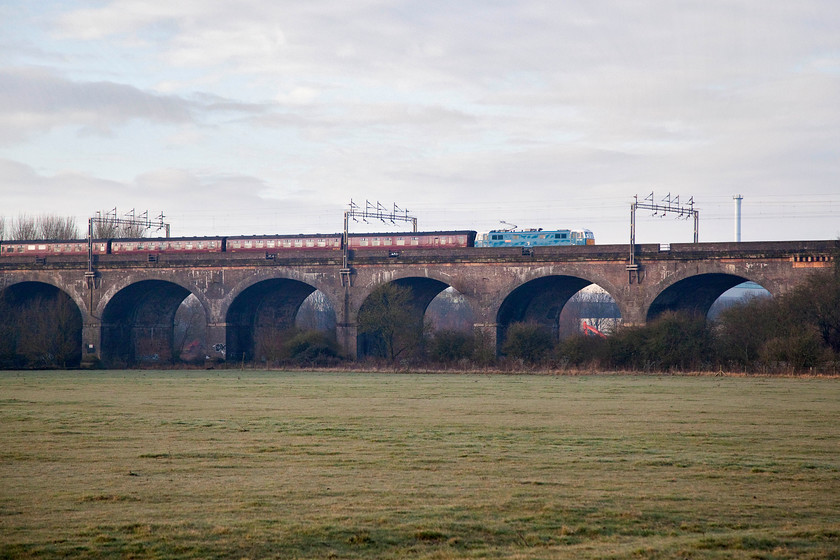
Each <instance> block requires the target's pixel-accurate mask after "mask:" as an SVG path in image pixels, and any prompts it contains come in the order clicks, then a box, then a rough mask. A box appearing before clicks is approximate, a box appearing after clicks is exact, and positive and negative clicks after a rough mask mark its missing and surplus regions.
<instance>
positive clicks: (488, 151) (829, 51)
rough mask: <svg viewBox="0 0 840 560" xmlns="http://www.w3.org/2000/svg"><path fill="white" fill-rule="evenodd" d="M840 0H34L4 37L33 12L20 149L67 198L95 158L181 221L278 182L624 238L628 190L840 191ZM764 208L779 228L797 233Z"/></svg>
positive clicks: (9, 155)
mask: <svg viewBox="0 0 840 560" xmlns="http://www.w3.org/2000/svg"><path fill="white" fill-rule="evenodd" d="M835 4H836V3H835V2H831V1H829V0H804V1H803V2H796V3H771V4H766V3H765V4H756V3H732V2H728V1H716V0H711V1H704V2H688V3H685V2H683V3H680V4H679V5H677V4H673V3H670V2H648V3H641V4H639V3H633V4H628V3H626V2H618V1H615V0H595V1H592V2H582V1H580V2H578V1H575V2H566V3H563V4H557V3H549V2H545V1H544V0H520V1H518V2H508V1H503V2H492V3H487V2H477V1H473V0H465V1H463V2H444V1H442V0H441V1H437V0H432V1H430V2H425V3H417V2H409V1H408V0H398V1H396V2H394V1H390V0H388V1H385V0H354V1H353V2H337V1H333V0H320V1H318V0H313V1H311V2H264V1H258V0H242V1H233V0H209V1H208V0H182V1H179V2H171V1H167V2H164V1H162V0H152V1H149V0H115V1H106V2H97V3H93V2H88V1H85V0H83V1H81V2H80V3H79V7H78V8H75V7H74V6H73V5H70V6H69V7H67V6H66V5H65V6H64V7H62V8H61V9H62V10H63V11H62V12H55V13H53V12H49V11H47V12H45V13H44V14H43V15H41V16H39V18H40V19H38V18H31V17H30V18H23V16H20V15H18V14H19V13H20V12H21V10H14V9H12V10H7V11H6V12H4V14H7V15H8V16H9V17H8V18H7V22H5V23H2V22H0V32H2V31H3V30H4V29H12V27H14V28H15V29H18V28H20V29H24V31H23V32H15V33H7V34H6V36H7V37H8V39H6V40H5V41H4V42H3V43H2V44H0V49H3V50H4V51H6V52H4V53H3V54H8V55H9V56H8V57H6V60H10V61H12V62H13V63H14V65H12V64H3V63H0V146H3V148H4V152H0V157H5V158H6V159H7V161H17V162H20V163H22V164H23V169H30V170H37V173H35V172H34V171H33V173H35V176H34V177H30V180H31V181H32V182H33V184H38V185H41V188H52V189H55V190H54V191H53V192H54V193H55V195H54V197H53V198H54V199H56V200H58V199H59V198H60V197H61V196H62V195H61V194H58V193H59V192H60V191H59V189H58V187H57V185H58V182H57V180H54V178H56V177H58V176H60V175H62V174H66V173H70V175H67V176H68V177H70V176H71V175H72V174H73V173H75V174H76V175H75V176H74V177H76V179H73V180H74V181H77V183H74V184H77V185H78V186H79V188H82V187H84V186H85V185H97V184H99V183H97V181H101V182H102V183H101V184H103V185H110V186H111V188H112V190H113V191H114V192H119V193H120V196H118V197H117V198H125V199H129V198H135V197H136V196H140V195H143V194H150V193H155V200H163V199H166V200H168V201H171V202H172V204H173V207H176V208H183V209H184V210H183V215H182V219H187V218H188V216H189V215H190V212H193V213H194V214H195V215H201V216H207V215H208V214H207V213H209V212H210V210H206V208H213V209H214V210H213V211H219V212H223V211H225V212H227V209H228V204H229V203H228V202H225V203H224V204H219V203H218V201H220V200H224V201H229V200H233V199H235V200H236V201H237V202H236V203H237V204H239V205H240V206H239V207H240V208H242V211H241V213H242V214H245V215H247V212H248V210H247V208H249V206H248V205H253V206H251V208H252V209H254V211H256V212H257V213H259V212H262V211H263V210H264V208H265V200H266V199H270V200H271V201H272V202H273V201H287V203H288V204H289V205H291V204H292V202H290V201H294V202H293V203H294V204H296V205H298V206H299V207H300V208H306V209H307V210H306V211H307V212H310V214H309V218H310V219H311V220H312V221H313V222H315V223H317V221H318V220H319V219H321V218H320V216H321V215H322V214H323V213H324V212H327V211H326V210H324V211H323V212H322V211H321V210H317V209H318V208H322V207H323V208H335V207H340V206H341V205H343V204H345V203H346V202H347V200H348V199H349V198H350V197H351V196H355V197H356V198H359V197H370V198H376V197H378V198H381V199H383V200H388V199H390V200H397V201H406V204H407V205H413V206H415V207H417V208H422V209H423V210H424V212H426V213H427V215H431V216H432V220H440V221H444V220H457V222H456V223H452V224H450V225H449V227H457V226H458V225H461V224H463V225H465V226H469V224H471V223H481V224H487V223H492V222H494V221H495V220H497V219H499V218H500V217H503V216H499V214H502V213H504V208H507V207H510V208H512V209H513V210H514V212H513V213H518V214H519V215H520V216H521V218H517V219H520V220H521V221H523V222H524V223H528V225H532V226H539V225H543V224H540V223H535V221H537V219H536V218H531V219H528V213H529V212H530V213H531V215H533V216H538V217H539V219H546V220H563V219H566V218H567V217H568V218H569V219H572V218H574V219H576V221H578V223H580V221H583V222H585V223H583V224H580V225H588V226H589V227H593V229H596V232H597V233H599V234H600V232H606V233H604V237H612V238H614V239H616V240H623V239H624V238H625V233H624V229H625V225H626V224H625V223H624V222H625V221H626V215H627V209H626V206H627V204H629V199H630V197H631V196H632V195H633V194H636V193H638V194H646V192H649V190H657V191H659V190H662V191H663V192H667V191H668V190H671V191H674V192H681V193H685V194H688V195H690V194H694V195H695V197H696V199H697V200H698V203H702V202H703V201H705V203H706V204H707V207H708V208H710V209H713V210H712V213H716V214H717V215H718V216H724V215H726V219H724V218H722V217H720V218H719V220H720V221H721V222H723V221H727V220H728V213H729V206H730V205H731V195H732V194H734V192H736V191H740V192H743V193H744V194H745V196H747V198H746V199H745V208H750V206H749V205H750V203H751V202H752V203H753V204H755V202H753V201H755V198H756V197H760V196H767V195H771V194H778V195H780V196H781V195H784V194H789V195H790V196H791V199H790V200H794V197H793V195H792V194H791V193H796V194H802V193H806V194H807V193H833V192H835V191H836V185H837V184H838V179H840V169H838V163H837V161H838V160H837V158H836V154H837V152H838V151H840V133H838V131H839V130H840V112H838V111H837V101H836V100H837V99H840V72H838V71H837V69H838V64H837V60H838V52H840V39H839V38H838V34H837V32H836V30H837V29H838V28H840V10H838V9H837V7H836V5H835ZM18 7H22V4H21V6H18ZM15 18H21V19H17V20H16V19H15ZM43 22H51V25H50V26H43V25H44V23H43ZM0 35H2V33H0ZM68 128H70V129H74V131H75V132H77V133H78V132H85V133H87V135H86V136H80V135H79V134H76V135H75V137H74V138H73V141H72V142H68V141H67V136H62V135H59V134H58V133H57V132H56V131H58V130H65V129H68ZM103 136H107V140H108V142H104V141H103ZM71 162H72V163H71ZM118 166H119V167H120V169H117V167H118ZM3 169H5V171H4V172H6V173H9V174H10V176H15V175H14V173H12V171H11V170H10V169H9V168H8V165H7V166H6V167H4V168H3ZM18 171H20V169H18ZM24 175H25V173H24ZM79 177H81V179H79ZM0 180H3V176H2V175H0ZM21 180H22V179H21ZM237 184H238V185H239V186H238V187H237V186H236V185H237ZM45 185H46V186H45ZM85 188H87V187H85ZM91 188H93V187H91ZM182 193H183V194H182ZM236 193H240V194H241V193H247V195H243V196H240V197H238V198H237V197H236ZM123 195H124V196H123ZM593 196H594V197H597V198H598V200H599V201H603V204H602V205H600V206H596V207H595V208H594V210H593V206H592V204H591V199H592V198H593ZM835 196H837V195H835ZM21 200H23V199H21ZM211 200H212V204H211V203H210V202H208V201H211ZM189 201H192V206H190V204H189ZM131 204H133V203H131ZM208 204H210V206H207V205H208ZM470 205H472V206H470ZM829 206H830V205H829ZM470 207H471V208H472V210H469V209H468V208H470ZM718 207H720V209H717V208H718ZM439 208H445V209H446V210H445V211H444V210H439ZM458 208H464V209H465V210H464V211H463V212H461V211H459V210H457V209H458ZM752 208H755V206H752ZM179 211H180V210H179ZM237 212H239V211H237ZM593 213H594V214H595V216H594V217H596V218H597V223H594V224H593V223H591V220H588V219H586V218H587V215H589V216H590V217H592V216H593ZM227 214H228V215H230V212H227ZM237 215H239V214H237ZM552 216H554V217H552ZM746 217H747V212H746V211H745V219H746ZM291 222H293V221H292V220H290V221H289V222H287V225H289V227H291ZM835 222H836V220H835ZM762 223H765V224H766V225H767V226H768V227H767V228H765V230H766V231H768V232H769V233H768V234H762V235H770V234H772V235H782V233H781V232H779V231H774V230H773V226H774V225H776V224H774V223H773V220H770V219H767V220H765V221H764V222H762ZM240 224H241V226H240V227H242V228H250V227H252V226H253V220H247V219H245V220H243V221H241V222H240ZM599 224H600V228H599ZM821 224H822V225H819V226H818V225H817V222H816V221H810V222H809V224H808V225H809V227H812V228H817V227H819V230H816V229H815V233H813V234H812V235H813V236H829V237H830V236H832V235H834V234H835V230H836V226H832V225H831V224H829V223H828V221H826V222H821ZM553 225H559V224H557V223H554V224H553ZM197 227H198V226H197ZM300 227H303V228H305V227H306V222H302V225H301V226H300ZM730 229H731V228H730V227H729V225H728V224H726V225H724V226H721V227H719V228H718V229H717V232H718V233H714V234H713V235H717V236H718V238H723V239H725V238H728V237H729V236H730V231H729V230H730ZM777 229H778V228H777ZM704 231H708V230H704ZM712 231H715V230H712ZM817 231H819V233H817ZM745 235H747V233H746V232H745ZM756 235H758V234H756ZM602 239H603V237H602Z"/></svg>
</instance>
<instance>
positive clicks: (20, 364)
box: [0, 282, 82, 369]
mask: <svg viewBox="0 0 840 560" xmlns="http://www.w3.org/2000/svg"><path fill="white" fill-rule="evenodd" d="M81 359H82V313H81V311H80V310H79V308H78V306H77V305H76V303H75V302H74V301H73V299H72V298H71V297H70V296H69V295H67V294H66V293H65V292H63V291H62V290H60V289H58V288H56V287H55V286H52V285H50V284H45V283H42V282H21V283H19V284H13V285H11V286H9V287H8V288H6V289H5V290H3V292H2V293H0V367H3V368H7V369H8V368H56V367H77V366H78V365H79V364H80V362H81Z"/></svg>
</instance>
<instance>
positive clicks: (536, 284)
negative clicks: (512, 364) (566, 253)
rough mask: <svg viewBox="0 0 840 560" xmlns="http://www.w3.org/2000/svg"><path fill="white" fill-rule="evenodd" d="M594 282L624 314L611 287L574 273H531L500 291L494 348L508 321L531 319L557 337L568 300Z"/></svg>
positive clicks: (499, 341)
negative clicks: (531, 276) (507, 288)
mask: <svg viewBox="0 0 840 560" xmlns="http://www.w3.org/2000/svg"><path fill="white" fill-rule="evenodd" d="M592 284H595V285H597V286H599V287H601V288H602V289H603V290H604V291H606V292H607V294H609V295H610V296H611V297H612V298H613V300H614V301H615V303H616V305H617V306H618V308H619V312H620V313H621V315H622V316H624V314H625V308H624V302H623V301H622V300H621V299H619V298H616V297H615V295H614V288H612V286H611V284H610V283H608V282H604V284H607V286H604V285H602V284H601V283H600V282H597V281H593V280H592V279H589V278H585V277H583V276H579V275H575V274H568V273H567V274H563V273H557V272H556V271H552V273H549V274H545V275H541V276H535V277H533V278H530V279H528V280H526V281H524V282H521V283H520V284H519V285H518V286H516V287H515V288H513V289H511V290H510V291H508V292H507V293H506V294H503V296H502V297H503V299H502V301H501V302H500V303H499V304H498V306H497V307H496V343H497V350H498V349H500V348H501V346H502V344H503V343H504V340H505V336H506V333H507V329H508V328H509V326H510V325H511V324H512V323H517V322H531V323H537V324H540V325H543V326H545V327H546V328H548V329H550V330H551V331H552V333H553V334H554V335H555V337H559V334H558V331H559V319H560V314H561V312H562V311H563V308H564V307H565V306H566V304H567V303H568V301H569V300H570V299H571V298H572V297H573V296H574V295H575V294H577V293H578V292H579V291H580V290H582V289H583V288H586V287H587V286H590V285H592Z"/></svg>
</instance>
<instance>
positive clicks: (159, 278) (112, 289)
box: [94, 271, 214, 321]
mask: <svg viewBox="0 0 840 560" xmlns="http://www.w3.org/2000/svg"><path fill="white" fill-rule="evenodd" d="M156 272H157V271H146V272H144V274H143V275H142V278H141V279H138V277H137V276H135V275H133V274H131V275H126V276H124V277H120V278H119V280H118V281H117V282H112V283H111V282H109V283H108V287H107V288H106V289H105V290H104V291H103V292H102V294H101V297H100V298H99V302H98V304H97V305H96V307H95V309H94V313H95V315H96V316H97V317H102V316H103V315H104V314H105V312H106V309H107V308H108V306H109V305H110V304H111V301H112V300H113V298H114V297H115V296H116V295H117V294H119V293H120V292H122V291H123V290H125V289H127V288H129V287H131V286H132V285H134V284H138V283H140V282H147V281H154V282H162V283H165V284H172V285H174V286H178V287H180V288H182V289H183V290H184V292H185V295H184V299H186V297H187V296H188V295H190V294H192V295H193V296H195V297H196V299H198V301H199V302H200V303H201V307H202V308H203V310H204V314H205V315H206V317H207V320H208V321H211V320H213V316H214V315H213V306H212V305H211V304H210V302H209V301H208V299H207V294H206V293H205V290H201V289H198V288H197V287H196V286H195V285H193V284H190V283H187V282H184V281H183V280H182V279H181V277H180V275H171V274H159V273H156Z"/></svg>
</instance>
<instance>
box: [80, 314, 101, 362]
mask: <svg viewBox="0 0 840 560" xmlns="http://www.w3.org/2000/svg"><path fill="white" fill-rule="evenodd" d="M101 359H102V325H101V323H100V322H99V321H98V320H97V321H89V320H85V321H84V322H83V323H82V367H85V366H92V365H95V364H97V363H99V361H100V360H101Z"/></svg>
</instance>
